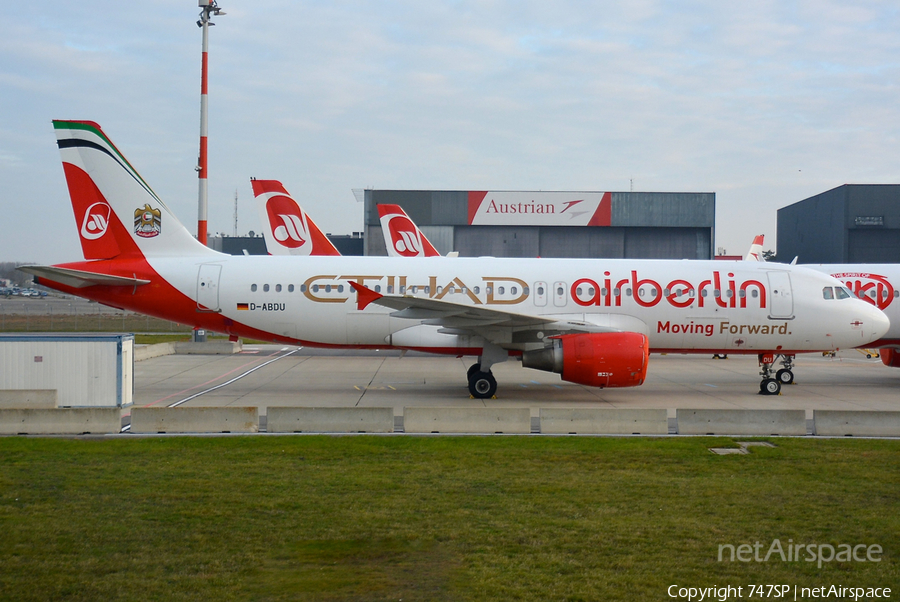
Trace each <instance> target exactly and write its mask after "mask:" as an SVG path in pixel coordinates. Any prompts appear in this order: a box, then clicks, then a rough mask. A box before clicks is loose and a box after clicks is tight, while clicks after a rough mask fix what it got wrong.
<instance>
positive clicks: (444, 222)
mask: <svg viewBox="0 0 900 602" xmlns="http://www.w3.org/2000/svg"><path fill="white" fill-rule="evenodd" d="M364 200H365V254H366V255H387V251H386V248H385V243H384V237H383V235H382V230H381V223H380V221H379V218H378V208H377V205H379V204H394V205H400V206H401V207H402V208H403V209H404V210H405V211H406V213H407V215H409V217H410V218H411V219H412V221H413V222H415V223H416V225H418V226H419V228H420V229H421V230H422V232H423V233H424V234H425V236H427V237H428V239H429V240H431V242H432V244H434V246H435V248H436V249H437V250H438V251H439V252H440V253H441V254H446V253H448V252H450V251H457V252H458V253H459V254H460V256H463V257H479V256H494V257H608V258H645V259H711V258H712V257H713V253H714V247H713V245H714V241H715V217H716V195H715V193H711V192H547V191H541V192H537V191H531V192H529V191H491V192H485V191H459V190H442V191H438V190H366V191H365V193H364Z"/></svg>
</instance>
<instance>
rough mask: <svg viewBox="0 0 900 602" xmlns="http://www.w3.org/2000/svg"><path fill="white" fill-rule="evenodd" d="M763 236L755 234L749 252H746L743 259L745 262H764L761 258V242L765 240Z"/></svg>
mask: <svg viewBox="0 0 900 602" xmlns="http://www.w3.org/2000/svg"><path fill="white" fill-rule="evenodd" d="M765 238H766V236H765V234H757V235H756V236H755V237H754V238H753V244H751V245H750V250H749V251H747V256H746V257H745V258H744V259H745V260H747V261H765V259H764V258H763V248H762V247H763V241H764V240H765Z"/></svg>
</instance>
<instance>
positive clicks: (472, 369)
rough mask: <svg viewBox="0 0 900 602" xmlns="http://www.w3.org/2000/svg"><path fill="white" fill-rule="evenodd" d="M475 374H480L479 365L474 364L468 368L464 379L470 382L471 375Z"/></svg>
mask: <svg viewBox="0 0 900 602" xmlns="http://www.w3.org/2000/svg"><path fill="white" fill-rule="evenodd" d="M476 372H481V364H479V363H475V364H472V365H471V366H469V369H468V370H467V371H466V379H467V380H472V375H473V374H475V373H476Z"/></svg>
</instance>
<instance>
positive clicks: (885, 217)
mask: <svg viewBox="0 0 900 602" xmlns="http://www.w3.org/2000/svg"><path fill="white" fill-rule="evenodd" d="M777 231H778V247H777V249H778V250H777V255H778V259H779V261H782V262H789V261H791V260H792V259H793V258H794V257H797V258H798V261H799V263H900V184H844V185H843V186H838V187H837V188H834V189H832V190H828V191H826V192H823V193H821V194H817V195H815V196H812V197H810V198H808V199H804V200H802V201H799V202H797V203H794V204H793V205H788V206H787V207H784V208H782V209H779V210H778V230H777Z"/></svg>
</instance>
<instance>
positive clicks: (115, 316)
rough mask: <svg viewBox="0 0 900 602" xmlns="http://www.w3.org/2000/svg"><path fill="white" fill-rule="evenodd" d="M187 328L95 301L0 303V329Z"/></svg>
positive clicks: (184, 330) (137, 330)
mask: <svg viewBox="0 0 900 602" xmlns="http://www.w3.org/2000/svg"><path fill="white" fill-rule="evenodd" d="M190 331H191V328H190V327H189V326H185V325H183V324H178V323H176V322H170V321H169V320H161V319H159V318H153V317H150V316H145V315H143V314H138V313H135V312H131V311H126V310H121V309H115V308H112V307H105V306H102V305H100V304H98V303H91V304H88V303H84V302H75V303H64V302H62V303H61V302H59V301H41V300H31V301H16V302H10V301H6V302H3V303H0V332H135V333H189V332H190Z"/></svg>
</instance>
